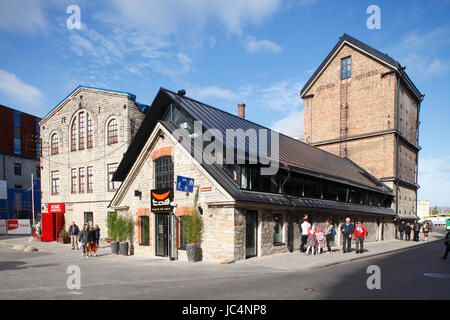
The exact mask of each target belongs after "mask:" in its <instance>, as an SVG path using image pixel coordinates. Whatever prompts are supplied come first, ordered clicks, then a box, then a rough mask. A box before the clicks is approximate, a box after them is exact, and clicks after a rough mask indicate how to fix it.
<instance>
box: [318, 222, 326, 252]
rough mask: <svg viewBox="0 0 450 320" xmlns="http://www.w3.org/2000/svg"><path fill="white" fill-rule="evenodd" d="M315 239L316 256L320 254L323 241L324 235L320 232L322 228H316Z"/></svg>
mask: <svg viewBox="0 0 450 320" xmlns="http://www.w3.org/2000/svg"><path fill="white" fill-rule="evenodd" d="M316 239H317V247H316V249H317V254H320V253H321V250H322V248H321V246H322V244H323V239H325V235H324V234H323V232H322V228H317V232H316Z"/></svg>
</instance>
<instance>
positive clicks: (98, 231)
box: [94, 224, 100, 248]
mask: <svg viewBox="0 0 450 320" xmlns="http://www.w3.org/2000/svg"><path fill="white" fill-rule="evenodd" d="M94 231H95V244H96V245H97V248H98V247H99V241H100V228H99V227H98V224H96V225H95V229H94Z"/></svg>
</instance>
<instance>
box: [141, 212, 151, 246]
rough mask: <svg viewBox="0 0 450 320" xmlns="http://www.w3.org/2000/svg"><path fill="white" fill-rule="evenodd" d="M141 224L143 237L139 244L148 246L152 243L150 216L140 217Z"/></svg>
mask: <svg viewBox="0 0 450 320" xmlns="http://www.w3.org/2000/svg"><path fill="white" fill-rule="evenodd" d="M139 220H140V221H139V222H140V223H139V225H140V235H141V239H139V240H140V241H139V244H140V245H141V246H148V245H149V243H150V232H149V217H148V216H142V217H139Z"/></svg>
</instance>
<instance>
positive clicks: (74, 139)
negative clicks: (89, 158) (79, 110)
mask: <svg viewBox="0 0 450 320" xmlns="http://www.w3.org/2000/svg"><path fill="white" fill-rule="evenodd" d="M71 150H72V151H76V150H77V118H75V119H74V120H73V123H72V148H71Z"/></svg>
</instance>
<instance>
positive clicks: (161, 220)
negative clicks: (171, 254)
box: [155, 213, 168, 257]
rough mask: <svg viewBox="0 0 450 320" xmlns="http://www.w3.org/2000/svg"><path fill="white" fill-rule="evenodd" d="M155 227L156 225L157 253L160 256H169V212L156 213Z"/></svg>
mask: <svg viewBox="0 0 450 320" xmlns="http://www.w3.org/2000/svg"><path fill="white" fill-rule="evenodd" d="M155 220H156V221H155V227H156V255H157V256H160V257H167V255H168V252H167V244H168V232H167V231H168V230H167V214H165V213H157V214H155Z"/></svg>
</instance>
